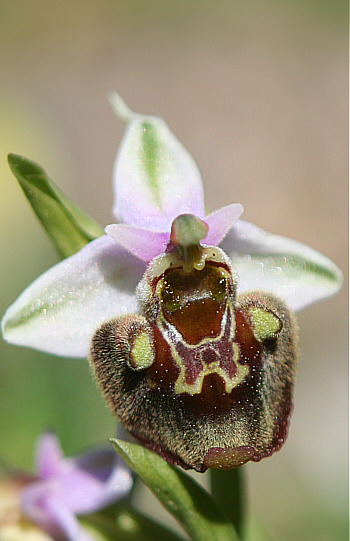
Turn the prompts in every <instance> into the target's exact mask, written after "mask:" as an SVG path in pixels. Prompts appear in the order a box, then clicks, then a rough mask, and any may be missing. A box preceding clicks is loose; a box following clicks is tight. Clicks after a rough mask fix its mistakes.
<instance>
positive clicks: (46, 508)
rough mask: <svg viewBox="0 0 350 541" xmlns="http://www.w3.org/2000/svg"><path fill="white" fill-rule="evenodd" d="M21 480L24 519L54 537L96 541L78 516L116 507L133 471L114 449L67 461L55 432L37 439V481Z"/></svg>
mask: <svg viewBox="0 0 350 541" xmlns="http://www.w3.org/2000/svg"><path fill="white" fill-rule="evenodd" d="M22 477H23V479H22V481H21V483H20V485H18V488H17V491H19V515H22V516H24V517H26V519H27V520H28V521H30V523H32V524H36V525H37V526H39V528H40V529H41V530H42V531H43V532H46V533H47V534H48V535H49V536H52V537H53V538H55V539H56V538H57V537H58V538H60V539H61V538H63V537H64V538H65V539H69V540H70V541H93V539H94V538H93V537H92V536H90V534H89V533H88V532H87V531H86V530H85V529H84V528H83V527H82V526H81V525H80V523H79V521H78V519H77V518H76V517H77V516H79V515H85V514H88V513H93V512H95V511H98V510H100V509H103V508H104V507H107V506H108V505H111V504H112V503H114V502H116V501H117V500H119V499H121V498H123V497H125V496H127V495H128V493H129V491H130V489H131V486H132V477H131V475H130V472H129V469H128V468H127V466H126V465H125V464H124V463H123V462H122V460H121V459H120V458H119V457H118V456H117V455H116V454H115V452H114V451H113V450H112V449H98V450H95V451H90V452H88V453H86V454H82V455H79V456H76V457H74V458H64V457H63V454H62V451H61V448H60V445H59V442H58V439H57V437H56V436H55V435H54V434H53V433H51V432H46V433H44V434H42V435H41V436H40V438H39V439H38V442H37V448H36V474H35V476H32V477H29V476H22ZM16 516H17V515H16ZM18 528H20V525H18ZM10 531H11V529H10ZM0 537H1V535H0ZM42 538H43V539H44V538H45V539H46V536H45V535H44V534H42ZM38 539H41V537H40V535H39V536H38ZM47 539H48V538H47ZM50 539H51V537H50Z"/></svg>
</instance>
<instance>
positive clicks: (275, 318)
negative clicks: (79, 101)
mask: <svg viewBox="0 0 350 541" xmlns="http://www.w3.org/2000/svg"><path fill="white" fill-rule="evenodd" d="M112 105H113V107H114V109H115V111H116V113H117V114H118V116H119V117H121V118H122V119H123V120H124V121H126V123H127V128H126V132H125V135H124V138H123V140H122V142H121V145H120V148H119V151H118V154H117V157H116V162H115V166H114V175H113V179H114V191H115V199H114V206H113V213H114V216H115V218H116V220H117V221H118V222H119V223H116V224H113V225H109V226H107V227H106V233H107V234H106V235H104V236H102V237H100V238H98V239H96V240H94V241H92V242H90V243H89V244H87V245H86V246H85V247H84V248H83V249H81V250H80V251H79V252H77V253H76V254H74V255H73V256H71V257H69V258H67V259H65V260H64V261H62V262H60V263H58V264H57V265H55V266H54V267H53V268H52V269H50V270H49V271H47V272H45V273H44V274H43V275H42V276H41V277H39V278H38V279H37V280H35V281H34V282H33V284H31V285H30V286H29V287H28V288H27V289H26V290H25V291H24V292H23V293H22V295H20V297H19V298H18V299H17V300H16V301H15V302H14V304H13V305H12V306H11V307H10V308H9V309H8V310H7V312H6V313H5V316H4V318H3V320H2V331H3V336H4V338H5V340H7V341H9V342H11V343H13V344H17V345H21V346H27V347H32V348H36V349H39V350H42V351H45V352H48V353H51V354H55V355H61V356H67V357H81V358H84V357H87V356H89V354H90V355H91V357H92V364H93V369H94V371H95V374H96V376H97V379H98V380H99V382H100V385H101V387H102V390H103V392H104V394H105V395H106V398H107V400H108V402H109V404H110V406H111V408H112V410H113V411H114V412H115V413H116V416H117V418H118V419H119V420H121V421H122V423H123V424H124V426H125V427H126V428H127V429H128V430H129V431H130V432H131V433H132V434H134V435H135V436H136V437H137V438H138V439H139V440H140V441H141V442H142V443H143V444H144V445H146V446H148V447H150V448H152V449H154V450H155V451H157V452H158V453H159V454H161V455H162V456H164V457H165V458H166V459H167V460H169V461H170V462H173V463H175V464H181V465H182V466H184V467H194V468H195V469H198V470H199V471H204V470H205V469H206V468H207V467H225V468H226V467H227V468H229V467H235V466H237V465H239V464H240V463H243V462H245V461H247V460H260V459H261V458H262V457H263V456H269V455H270V454H272V453H273V452H274V451H275V450H277V449H278V448H279V447H280V446H281V444H282V443H283V441H284V439H285V437H286V433H287V427H288V422H289V416H290V409H291V392H292V388H293V385H294V376H295V365H296V357H297V354H296V350H297V338H296V334H297V333H296V330H295V322H294V316H293V312H295V311H298V310H301V309H302V308H305V307H306V306H309V305H311V304H312V303H314V302H316V301H318V300H321V299H325V298H327V297H329V296H332V295H334V294H335V293H336V292H337V291H338V290H339V288H340V286H341V282H342V273H341V271H340V270H339V269H338V267H337V266H336V265H335V264H334V263H332V262H331V261H330V260H329V259H328V258H327V257H325V256H323V255H321V254H320V253H318V252H316V251H315V250H313V249H311V248H309V247H307V246H305V245H304V244H302V243H300V242H297V241H294V240H291V239H288V238H285V237H281V236H279V235H275V234H269V233H266V232H264V231H262V230H261V229H259V228H258V227H257V226H255V225H253V224H251V223H248V222H246V221H243V220H241V219H240V216H241V214H242V212H243V207H242V205H240V204H230V205H228V206H225V207H223V208H221V209H219V210H217V211H215V212H212V213H211V214H209V215H207V216H206V215H205V206H204V195H203V186H202V181H201V177H200V173H199V171H198V168H197V166H196V164H195V162H194V161H193V159H192V157H191V156H190V155H189V153H188V152H187V151H186V150H185V149H184V147H183V146H182V145H181V143H180V142H179V141H178V140H177V139H176V137H175V136H174V135H173V134H172V133H171V132H170V130H169V128H168V126H167V125H166V123H165V122H164V121H163V120H161V119H159V118H156V117H153V116H147V115H142V114H138V113H134V112H132V111H131V110H130V109H129V108H128V107H127V105H126V104H125V103H124V102H123V101H122V99H121V98H120V97H119V96H118V95H116V94H115V95H114V96H113V98H112ZM170 268H172V269H175V270H176V269H180V270H179V271H176V272H175V271H170ZM196 273H197V274H196ZM198 273H202V274H198ZM199 276H200V278H198V277H199ZM196 277H197V278H198V280H197V278H196ZM193 280H194V282H193ZM196 280H197V282H196ZM251 292H253V293H251ZM198 299H201V300H200V302H201V303H202V305H203V306H204V308H205V309H202V311H200V310H199V309H197V308H198V307H197V308H195V306H197V305H196V304H195V303H196V302H197V303H198V302H199V300H198ZM181 303H182V304H181ZM191 303H192V304H191ZM189 305H191V306H192V308H191V309H188V310H187V307H188V306H189ZM186 310H187V311H186ZM191 310H192V311H191ZM184 311H185V312H184ZM180 313H181V314H182V315H181V316H180V315H179V314H180ZM184 313H185V315H183V314H184ZM215 314H220V317H219V316H216V315H215ZM112 318H114V319H112ZM215 318H216V319H215ZM105 322H107V323H105ZM106 325H107V326H106ZM225 325H226V327H227V329H226V327H225ZM101 326H102V327H101ZM214 327H215V328H214ZM224 327H225V329H226V330H225V329H224ZM99 329H101V330H99ZM225 332H226V334H225ZM157 333H158V334H159V333H160V334H162V337H163V338H162V339H161V338H159V340H158V339H157V336H158V334H157ZM220 333H221V334H220ZM219 336H221V337H223V336H224V337H225V338H222V340H224V341H225V348H226V349H225V351H226V352H227V351H228V352H229V353H225V354H224V353H223V350H220V348H221V347H224V346H223V345H222V344H221V342H220V344H221V345H219V344H218V338H217V337H219ZM184 337H185V338H184ZM210 337H212V338H213V339H212V340H210ZM214 338H215V339H214ZM157 340H158V341H157ZM161 340H163V342H164V341H165V342H164V343H163V342H161ZM220 340H221V338H220ZM92 341H93V342H92ZM184 342H186V344H184ZM91 343H93V345H92V346H91ZM228 344H229V345H228ZM287 344H288V346H287ZM197 346H198V347H197ZM207 346H208V347H207ZM166 348H168V349H166ZM181 348H182V349H181ZM165 350H166V351H167V353H166V354H165V353H164V351H165ZM248 350H249V351H250V352H252V351H254V355H255V357H254V359H255V360H254V359H253V357H250V355H253V354H252V353H249V351H248ZM160 351H162V352H163V353H161V352H160ZM162 355H163V357H164V359H163V357H162ZM224 355H229V361H227V362H229V365H228V364H227V363H226V364H225V362H226V361H225V362H224V361H223V359H222V357H223V356H224ZM169 357H171V358H172V360H173V361H174V365H173V367H172V368H171V367H169V366H168V367H167V369H166V374H165V373H164V374H163V376H164V377H163V376H162V378H161V380H160V379H159V378H160V376H159V373H160V368H159V366H161V367H162V366H163V365H164V363H165V364H166V362H168V361H167V360H166V359H168V358H169ZM126 358H127V359H128V361H127V368H125V366H124V364H125V363H124V361H125V359H126ZM232 359H234V362H233V363H232ZM247 359H249V362H248V361H247ZM256 359H258V360H256ZM125 362H126V361H125ZM157 362H158V364H159V363H160V364H159V366H158V365H157V368H155V366H156V364H157ZM255 362H256V363H257V364H254V363H255ZM123 363H124V364H123ZM155 363H156V364H155ZM230 363H231V364H230ZM249 363H250V364H249ZM261 363H262V364H263V366H264V368H263V369H261V366H262V365H261ZM248 365H249V366H248ZM174 366H175V368H174ZM276 366H277V368H276ZM116 367H117V368H118V369H117V368H116ZM273 367H275V368H273ZM119 369H120V370H122V371H123V370H124V369H125V370H129V371H130V370H134V371H135V372H137V373H138V374H139V376H140V374H141V373H142V374H144V375H145V378H144V380H142V381H143V383H142V385H141V383H140V388H139V389H138V391H137V393H139V399H140V401H141V402H142V400H143V402H142V404H143V406H142V405H141V402H140V404H139V403H138V402H137V401H136V399H135V393H136V391H135V389H133V390H132V393H131V395H130V397H129V398H128V400H130V402H123V400H126V401H127V398H126V397H127V392H126V389H127V388H128V381H126V380H125V378H126V379H127V378H129V377H130V378H131V379H132V377H131V376H130V375H129V376H128V375H126V374H125V373H124V372H123V374H121V373H119V372H118V370H119ZM260 369H261V370H260ZM172 370H175V372H176V374H175V372H174V373H173V375H172V377H173V379H174V381H173V380H172V381H171V383H170V384H169V385H170V387H169V388H170V390H171V393H173V395H174V396H172V397H171V398H172V399H175V400H178V399H179V401H180V402H179V408H180V409H181V408H185V409H186V408H187V409H186V411H185V410H182V409H181V416H182V417H183V418H187V411H188V408H189V410H190V413H189V414H188V425H189V426H194V424H196V423H194V421H193V416H194V415H195V413H194V411H196V412H197V413H198V411H197V410H199V409H200V407H201V406H200V405H199V403H197V402H198V400H202V401H203V400H204V401H207V402H208V404H209V402H210V404H211V405H210V407H209V406H208V404H207V406H206V408H207V409H206V410H205V411H208V413H209V414H210V415H209V417H210V418H212V417H213V411H212V410H213V408H214V409H215V411H216V409H217V405H214V403H215V404H216V402H215V400H217V396H222V395H223V394H224V395H225V396H227V397H228V396H229V399H227V400H229V402H230V405H229V403H228V402H227V404H226V405H225V406H222V408H223V409H224V410H225V415H224V418H225V421H223V423H224V424H225V426H226V424H227V423H230V424H232V423H233V424H234V425H235V427H240V428H239V429H237V428H236V429H235V432H236V436H237V437H235V438H233V440H231V439H230V438H231V436H228V435H227V434H226V432H225V434H224V436H223V438H222V439H221V440H220V438H219V440H215V439H214V440H213V439H211V438H209V436H208V434H207V432H208V430H207V426H206V427H204V428H203V427H199V425H198V424H197V425H196V430H197V431H198V430H202V432H203V434H204V433H205V434H206V436H205V438H207V440H208V441H207V443H206V445H203V450H202V451H201V452H200V453H199V454H200V456H199V455H198V453H197V454H196V453H194V454H193V452H192V451H193V449H192V448H193V446H194V440H195V435H194V433H193V434H192V435H191V434H190V433H188V434H187V432H186V430H184V429H183V425H181V427H180V424H179V420H178V419H177V420H176V419H173V418H170V417H171V416H170V417H169V416H168V417H167V419H166V420H164V418H163V421H164V423H163V425H162V426H161V427H160V425H159V423H160V421H159V422H158V421H156V420H155V419H156V413H155V408H156V406H155V404H157V407H158V408H159V411H163V410H162V408H164V409H167V410H169V407H170V406H169V404H167V405H166V406H164V405H163V406H161V405H160V404H159V403H158V402H157V400H156V399H153V398H154V397H153V398H151V395H148V394H147V392H148V391H149V392H150V393H151V394H152V392H153V391H151V390H150V389H151V388H152V389H153V390H154V389H156V388H157V389H158V391H159V392H160V393H161V395H162V396H163V397H164V396H165V395H166V394H167V393H168V390H169V389H168V390H167V391H165V390H164V388H163V387H162V385H163V380H164V379H166V378H167V377H168V375H167V374H168V373H172ZM273 370H275V371H276V374H275V375H274V371H273ZM152 371H153V372H152ZM254 373H259V374H260V376H261V374H262V373H264V377H262V376H261V378H262V379H260V380H259V381H255V382H254V384H253V383H252V381H251V380H250V379H249V378H252V377H253V374H254ZM156 374H158V376H157V375H156ZM260 376H259V377H260ZM135 377H136V376H135ZM135 377H134V376H133V378H134V379H132V380H133V381H134V380H135ZM123 378H124V379H123ZM157 378H158V379H157ZM215 378H216V379H219V380H220V384H219V383H215V384H214V380H215V381H216V379H215ZM141 379H142V378H141V376H140V381H141ZM146 381H147V382H148V383H147V385H149V389H148V390H147V392H146V390H145V385H146V383H145V382H146ZM271 381H273V383H271ZM168 383H169V382H168ZM213 386H214V387H215V386H216V387H217V388H218V389H219V390H218V391H217V393H218V395H217V396H216V398H215V400H214V395H213V396H211V398H209V395H207V397H204V396H203V395H202V393H203V392H204V388H207V387H208V388H209V387H210V388H213ZM222 386H223V387H222ZM244 386H246V387H248V386H249V388H251V389H252V388H253V387H254V389H255V386H257V388H259V389H261V388H262V387H264V388H265V391H264V393H265V394H264V393H263V394H264V396H262V394H261V393H260V391H259V393H260V394H259V393H257V391H254V392H255V394H256V396H255V399H256V402H254V400H255V399H254V400H253V399H252V394H251V391H249V392H248V389H246V391H244V393H245V394H244V395H243V394H242V393H243V390H242V389H244ZM266 389H268V390H266ZM271 389H272V390H271ZM270 391H271V392H270ZM118 392H119V393H120V396H119V395H118ZM205 392H206V393H209V390H208V389H207V390H206V391H205ZM210 392H212V391H210ZM137 393H136V394H137ZM171 393H170V394H171ZM220 393H221V394H220ZM214 394H215V393H214ZM141 395H142V397H143V399H142V397H141ZM234 395H235V396H236V398H235V399H234V398H233V396H234ZM258 395H259V396H258ZM146 396H147V400H146V399H145V397H146ZM152 396H153V395H152ZM179 397H181V398H179ZM196 400H197V402H196ZM225 400H226V399H225ZM232 400H234V401H236V402H235V404H236V405H235V406H234V409H235V410H237V407H236V406H237V404H240V405H241V404H243V403H244V401H247V404H248V402H249V404H253V403H254V411H255V413H252V412H249V413H244V415H243V413H242V412H241V414H239V415H238V417H237V418H236V417H234V418H232V417H230V419H228V418H227V412H228V410H230V411H231V410H232V408H233V404H232ZM152 401H153V406H152V408H151V409H150V410H149V411H147V413H144V414H142V412H143V411H144V410H143V409H142V408H143V407H144V405H145V404H146V403H147V404H150V403H152ZM188 401H189V402H190V405H189V404H187V402H188ZM121 402H123V404H121ZM172 403H173V402H172ZM274 403H275V404H278V406H276V407H275V406H273V404H274ZM252 407H253V406H252ZM204 409H205V408H204ZM238 409H239V408H238ZM243 409H244V408H243ZM131 410H133V411H131ZM184 411H185V413H184ZM202 413H203V411H201V415H200V417H201V418H202V417H203V416H202ZM145 415H146V417H147V415H148V420H147V421H145ZM169 415H170V414H169ZM242 415H243V417H242ZM137 416H139V417H140V419H141V420H139V424H141V425H142V424H144V426H145V427H146V428H145V429H144V430H143V429H141V428H140V427H138V428H135V423H134V418H135V417H137ZM141 416H142V417H141ZM161 416H162V414H160V417H161ZM225 416H226V417H225ZM190 418H191V420H189V419H190ZM262 418H264V419H265V420H264V423H265V424H264V423H263V422H262V421H261V419H262ZM274 419H278V420H277V421H276V420H274ZM197 420H198V419H197ZM196 422H197V421H196ZM215 423H217V420H216V421H215ZM254 423H255V424H256V425H257V426H259V430H260V432H259V434H255V435H254V436H252V429H249V430H248V429H246V428H244V427H246V426H248V425H250V426H253V425H252V424H254ZM175 425H176V429H175ZM263 425H264V426H263ZM215 426H216V427H217V424H216V425H215ZM189 430H190V429H189ZM225 430H226V429H225ZM160 431H163V432H164V433H165V436H164V438H162V437H160V439H159V432H160ZM174 431H177V432H178V433H180V432H181V431H182V432H183V434H185V435H184V436H183V437H182V442H179V441H178V440H179V439H181V438H180V436H179V437H177V436H176V441H171V442H169V438H170V439H171V437H170V436H169V433H170V432H174ZM206 431H207V432H206ZM210 431H211V432H215V431H216V432H217V429H214V428H212V429H210ZM150 432H152V434H151V435H150ZM263 433H264V434H265V436H266V434H267V436H266V437H265V436H263V435H262V434H263ZM157 438H158V439H157ZM186 438H188V441H190V442H191V443H189V444H188V446H189V447H191V448H188V449H187V448H186V445H187V443H186V441H185V440H186ZM203 438H204V436H203ZM264 438H265V439H264ZM209 440H210V441H209ZM263 440H264V441H263ZM232 449H233V450H234V451H232ZM208 453H209V454H208ZM197 455H198V456H197Z"/></svg>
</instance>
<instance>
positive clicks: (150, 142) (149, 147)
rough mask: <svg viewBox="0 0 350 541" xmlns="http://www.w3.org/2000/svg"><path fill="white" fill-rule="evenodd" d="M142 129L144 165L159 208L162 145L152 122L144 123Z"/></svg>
mask: <svg viewBox="0 0 350 541" xmlns="http://www.w3.org/2000/svg"><path fill="white" fill-rule="evenodd" d="M141 129H142V138H141V140H142V163H143V165H144V168H145V173H146V176H147V179H148V182H149V186H150V188H151V191H152V194H153V197H154V201H155V203H156V205H157V206H158V207H160V206H161V200H160V193H159V179H158V178H157V176H158V174H159V171H158V162H159V159H160V156H159V154H160V144H159V141H158V138H157V133H156V129H155V127H154V126H153V124H151V123H150V122H143V123H142V124H141Z"/></svg>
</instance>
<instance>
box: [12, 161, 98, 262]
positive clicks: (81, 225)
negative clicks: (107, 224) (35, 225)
mask: <svg viewBox="0 0 350 541" xmlns="http://www.w3.org/2000/svg"><path fill="white" fill-rule="evenodd" d="M8 163H9V166H10V168H11V171H12V173H13V174H14V175H15V177H16V178H17V180H18V182H19V184H20V186H21V188H22V189H23V191H24V193H25V195H26V197H27V198H28V200H29V202H30V204H31V206H32V208H33V210H34V212H35V214H36V215H37V217H38V218H39V220H40V222H41V224H42V225H43V227H44V229H45V231H46V233H47V234H48V236H49V237H50V239H51V241H52V242H53V244H54V246H55V248H56V250H57V251H58V253H59V255H60V256H61V257H62V258H65V257H69V256H71V255H73V254H75V253H76V252H78V251H79V250H80V249H81V248H83V247H84V246H85V245H86V244H88V243H89V242H90V241H92V240H94V239H96V238H98V237H100V236H102V235H104V231H103V229H102V227H101V226H100V225H99V224H98V223H96V222H95V221H94V220H93V219H92V218H90V216H88V215H87V214H86V213H85V212H84V211H82V210H81V209H80V208H79V207H77V206H76V205H75V204H74V203H73V202H72V201H71V200H70V199H69V198H68V197H67V196H66V195H65V194H64V193H63V192H62V191H61V190H60V189H59V188H58V187H57V186H56V185H55V184H54V183H53V182H52V180H51V179H50V178H49V177H48V175H47V173H46V172H45V171H44V169H43V168H42V167H41V166H40V165H38V164H37V163H35V162H33V161H31V160H28V159H27V158H24V157H23V156H18V155H16V154H9V156H8Z"/></svg>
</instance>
